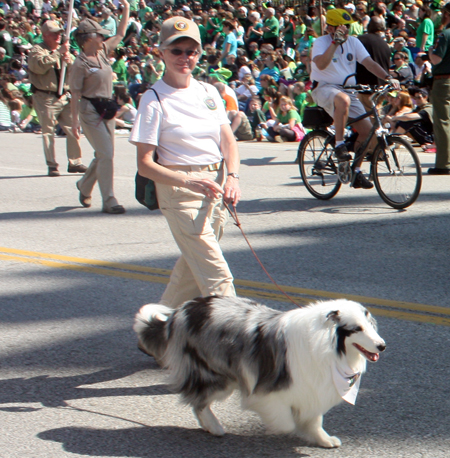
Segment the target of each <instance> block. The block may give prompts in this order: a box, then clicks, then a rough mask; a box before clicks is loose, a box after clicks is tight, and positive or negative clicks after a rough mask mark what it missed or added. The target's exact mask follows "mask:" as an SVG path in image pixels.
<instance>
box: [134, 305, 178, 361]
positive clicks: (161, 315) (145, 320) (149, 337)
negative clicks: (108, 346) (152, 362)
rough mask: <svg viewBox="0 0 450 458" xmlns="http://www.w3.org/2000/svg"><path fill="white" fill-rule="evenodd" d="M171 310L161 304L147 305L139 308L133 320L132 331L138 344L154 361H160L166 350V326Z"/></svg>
mask: <svg viewBox="0 0 450 458" xmlns="http://www.w3.org/2000/svg"><path fill="white" fill-rule="evenodd" d="M172 313H173V309H170V308H169V307H166V306H165V305H161V304H147V305H144V306H142V307H141V309H140V310H139V312H138V313H137V314H136V317H135V319H134V326H133V329H134V331H135V332H136V334H137V335H138V338H139V343H140V345H141V346H142V347H144V349H145V350H146V352H147V353H149V354H151V355H153V356H154V357H155V359H157V360H162V359H163V356H164V353H165V352H166V348H167V335H166V332H165V331H166V324H167V320H168V319H169V317H170V316H171V315H172Z"/></svg>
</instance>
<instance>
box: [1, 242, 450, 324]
mask: <svg viewBox="0 0 450 458" xmlns="http://www.w3.org/2000/svg"><path fill="white" fill-rule="evenodd" d="M2 253H9V254H2ZM0 259H3V260H5V261H14V262H25V263H32V264H39V265H43V266H46V267H51V268H57V269H66V270H72V271H76V272H83V273H89V274H97V275H107V276H113V277H121V278H127V279H131V280H139V281H146V282H151V283H163V284H167V283H168V281H169V276H170V273H171V271H170V270H167V269H157V268H154V267H146V266H139V265H135V264H126V263H117V262H109V261H99V260H95V259H86V258H76V257H72V256H62V255H55V254H49V253H39V252H34V251H25V250H16V249H11V248H6V247H0ZM63 261H64V262H63ZM149 274H153V275H149ZM235 283H236V286H237V288H236V289H237V293H238V294H239V295H240V296H246V297H253V298H258V299H266V300H273V301H281V302H288V299H287V298H286V297H284V296H283V295H282V294H281V293H279V292H278V291H277V290H276V288H275V286H274V285H272V284H271V283H263V282H254V281H247V280H238V279H237V280H235ZM280 287H281V288H282V289H283V290H284V291H286V292H287V293H291V294H292V295H293V299H294V300H295V301H296V302H298V303H302V304H306V303H308V302H311V300H312V299H318V298H328V299H338V298H346V299H349V300H354V301H357V302H363V303H365V304H370V305H372V306H375V307H376V308H373V307H372V308H371V311H372V312H373V313H374V314H375V315H380V316H386V317H391V318H397V319H401V320H409V321H416V322H426V323H433V324H438V325H443V326H450V318H446V317H439V316H433V315H424V314H420V313H411V310H414V311H418V312H422V313H427V314H438V315H450V309H448V308H445V307H438V306H434V305H425V304H416V303H412V302H403V301H392V300H387V299H379V298H373V297H365V296H358V295H353V294H342V293H335V292H329V291H321V290H313V289H306V288H297V287H293V286H284V285H280ZM305 296H306V297H305ZM385 307H389V308H394V309H401V310H400V311H399V310H389V309H386V308H385ZM402 310H403V311H402Z"/></svg>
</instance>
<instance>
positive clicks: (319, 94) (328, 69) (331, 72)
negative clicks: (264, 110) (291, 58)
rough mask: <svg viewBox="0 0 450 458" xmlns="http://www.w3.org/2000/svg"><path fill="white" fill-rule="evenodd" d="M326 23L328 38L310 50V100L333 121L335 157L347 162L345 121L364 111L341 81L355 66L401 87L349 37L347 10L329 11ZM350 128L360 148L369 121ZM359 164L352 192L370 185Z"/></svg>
mask: <svg viewBox="0 0 450 458" xmlns="http://www.w3.org/2000/svg"><path fill="white" fill-rule="evenodd" d="M326 22H327V29H326V31H327V33H328V34H327V35H324V36H322V37H319V38H317V40H316V41H315V42H314V45H313V49H312V55H311V57H312V63H311V80H312V81H313V82H314V84H313V87H314V90H313V91H312V97H313V99H314V101H315V102H316V103H317V105H319V106H320V107H322V108H324V109H325V110H326V111H327V113H328V114H329V115H330V116H332V117H333V120H334V127H335V129H336V146H335V154H336V157H337V158H338V161H339V162H346V161H349V160H350V159H351V155H350V154H349V153H348V151H347V148H346V146H345V143H344V129H345V125H346V123H347V119H348V117H349V116H350V117H351V118H357V117H358V116H361V115H363V114H364V113H365V112H366V110H365V109H364V107H363V105H362V104H361V102H360V101H359V100H358V97H357V95H356V94H354V93H352V92H350V91H348V90H346V89H345V88H344V87H343V83H344V80H345V79H346V78H347V76H349V75H351V74H353V73H355V72H356V63H357V62H358V63H360V64H362V65H364V67H366V68H367V70H369V71H370V72H371V73H373V74H374V75H375V76H377V77H378V78H380V79H383V80H386V81H388V80H389V81H390V82H392V84H393V85H394V87H395V88H399V87H400V85H399V83H398V81H397V80H393V79H392V78H391V77H390V75H389V73H387V72H386V71H385V70H384V69H383V68H382V67H381V66H380V65H378V64H377V63H376V62H375V61H374V60H373V59H372V58H371V57H370V55H369V53H368V52H367V50H366V48H364V46H363V44H362V43H361V42H360V41H359V40H358V39H357V38H355V37H352V36H349V35H348V29H347V25H348V24H351V23H352V22H353V20H352V17H351V16H350V14H349V13H348V12H347V11H346V10H344V9H339V8H336V9H331V10H328V11H327V14H326ZM346 84H348V85H353V84H356V80H355V78H354V77H351V78H349V79H348V80H347V83H346ZM352 126H353V127H354V128H355V129H356V130H357V132H358V134H359V135H358V142H359V143H360V144H361V143H362V142H363V141H364V140H365V139H366V138H367V136H368V135H369V132H370V129H371V128H372V124H371V122H370V120H369V119H368V118H365V119H362V120H360V121H358V122H356V123H354V124H352ZM362 160H363V157H361V159H360V160H359V161H358V163H355V164H354V173H353V177H352V183H351V184H352V186H353V187H354V188H364V189H370V188H372V187H373V184H372V183H371V182H370V181H369V180H367V178H365V177H364V175H363V173H362V172H361V168H360V166H361V162H362Z"/></svg>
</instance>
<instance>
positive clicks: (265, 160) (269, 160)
mask: <svg viewBox="0 0 450 458" xmlns="http://www.w3.org/2000/svg"><path fill="white" fill-rule="evenodd" d="M274 159H278V156H269V157H261V158H250V159H243V160H241V164H242V165H246V166H248V167H260V166H264V165H288V164H294V160H293V159H292V160H290V161H275V160H274Z"/></svg>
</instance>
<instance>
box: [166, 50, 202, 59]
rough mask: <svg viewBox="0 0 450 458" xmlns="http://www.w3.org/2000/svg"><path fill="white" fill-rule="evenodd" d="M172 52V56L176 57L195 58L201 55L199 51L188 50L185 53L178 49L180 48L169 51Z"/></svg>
mask: <svg viewBox="0 0 450 458" xmlns="http://www.w3.org/2000/svg"><path fill="white" fill-rule="evenodd" d="M169 51H170V54H172V55H174V56H177V57H179V56H181V55H183V54H185V55H186V56H187V57H195V56H198V55H199V54H200V51H197V50H195V49H187V50H185V51H183V50H182V49H178V48H173V49H169Z"/></svg>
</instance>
